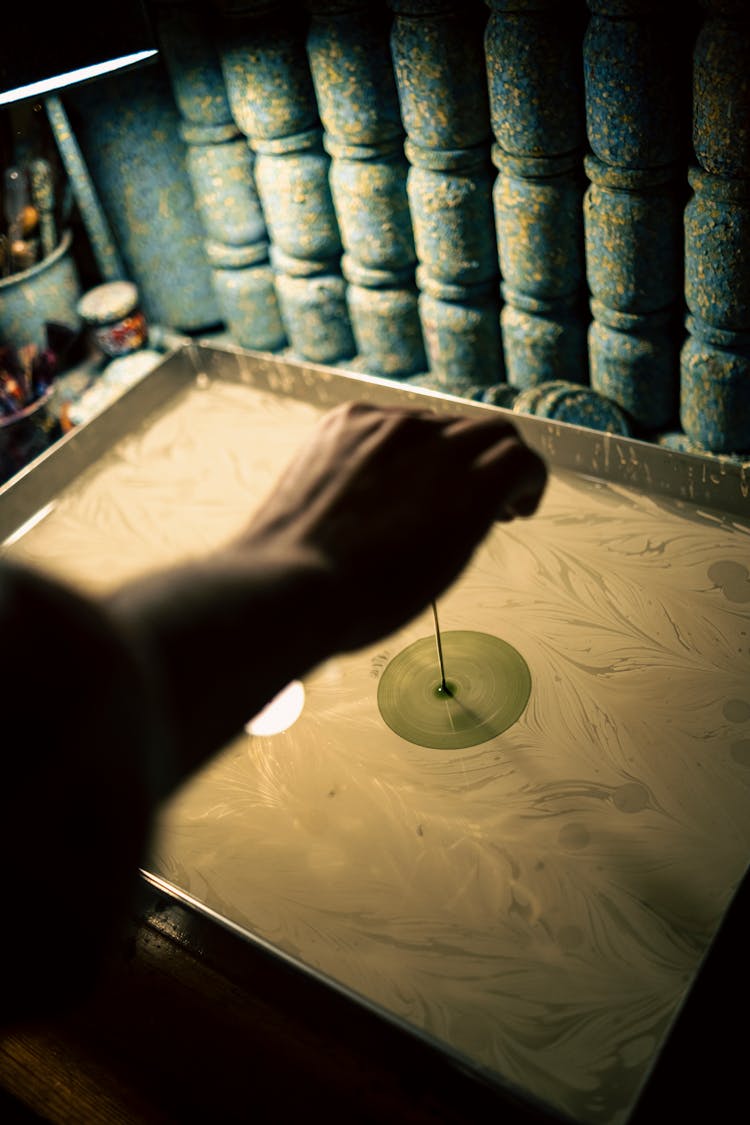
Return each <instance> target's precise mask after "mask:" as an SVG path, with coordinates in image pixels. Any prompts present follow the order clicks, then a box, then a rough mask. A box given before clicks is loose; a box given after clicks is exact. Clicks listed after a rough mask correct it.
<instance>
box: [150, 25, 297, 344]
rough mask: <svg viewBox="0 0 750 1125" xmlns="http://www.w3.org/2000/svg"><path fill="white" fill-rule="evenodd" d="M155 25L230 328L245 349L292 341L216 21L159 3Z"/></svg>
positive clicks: (217, 288)
mask: <svg viewBox="0 0 750 1125" xmlns="http://www.w3.org/2000/svg"><path fill="white" fill-rule="evenodd" d="M153 11H154V16H155V23H156V29H157V34H158V37H159V44H160V48H161V50H162V52H163V55H164V58H165V61H166V65H167V69H168V72H169V75H170V78H171V81H172V89H173V92H174V95H175V100H176V102H177V106H178V108H179V110H180V113H181V115H182V121H181V122H180V135H181V137H182V139H183V140H184V141H185V143H186V144H187V167H188V171H189V173H190V179H191V182H192V185H193V191H194V192H195V198H196V204H197V206H198V211H199V214H200V217H201V220H202V223H203V229H204V232H205V235H206V241H205V247H206V254H207V257H208V260H209V262H210V264H211V269H212V277H213V284H214V291H215V293H216V297H217V300H218V303H219V307H220V309H221V313H222V316H223V319H224V323H225V325H226V327H227V329H228V330H229V332H230V334H231V336H232V338H233V339H234V340H235V342H236V343H238V344H240V345H241V346H242V347H247V348H257V349H261V350H271V351H274V350H277V349H279V348H281V347H283V346H284V345H285V344H286V334H285V332H284V327H283V324H282V321H281V314H280V311H279V306H278V300H277V297H276V290H275V287H274V277H273V270H272V268H271V264H270V261H269V257H268V234H267V231H266V224H265V219H264V217H263V212H262V209H261V206H260V201H259V199H258V194H257V191H256V188H255V181H254V169H253V153H252V152H251V150H250V148H249V147H248V144H247V141H246V139H245V137H244V135H243V134H242V133H241V132H240V130H239V129H238V127H237V125H236V124H235V123H234V121H233V119H232V114H231V111H230V108H229V103H228V101H227V96H226V88H225V85H224V77H223V74H222V71H221V63H220V60H219V56H218V50H217V48H216V45H215V40H214V26H213V22H212V21H210V20H208V19H207V18H206V14H205V11H204V10H203V9H200V10H199V9H198V8H197V6H195V5H188V4H182V5H180V7H179V8H175V7H174V6H173V5H168V6H155V7H154V9H153Z"/></svg>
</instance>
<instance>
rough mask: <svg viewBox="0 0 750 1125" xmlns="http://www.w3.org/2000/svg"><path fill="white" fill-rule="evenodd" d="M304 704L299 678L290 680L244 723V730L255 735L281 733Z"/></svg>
mask: <svg viewBox="0 0 750 1125" xmlns="http://www.w3.org/2000/svg"><path fill="white" fill-rule="evenodd" d="M304 706H305V689H304V687H303V686H302V684H301V683H300V682H299V680H292V682H291V683H290V684H287V686H286V687H285V688H282V690H281V691H280V692H279V694H278V695H277V696H275V697H274V698H273V699H272V700H271V702H270V703H267V704H266V706H265V707H264V708H263V710H262V711H259V712H258V714H257V715H256V716H255V718H254V719H251V720H250V722H249V723H246V724H245V730H246V731H247V733H248V734H255V735H263V734H265V735H268V734H281V732H282V731H285V730H288V729H289V727H290V726H291V725H292V723H296V721H297V719H298V718H299V717H300V715H301V714H302V708H303V707H304Z"/></svg>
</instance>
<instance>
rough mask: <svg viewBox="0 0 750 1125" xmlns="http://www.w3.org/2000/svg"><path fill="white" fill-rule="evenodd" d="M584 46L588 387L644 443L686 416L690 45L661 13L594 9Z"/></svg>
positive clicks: (604, 1)
mask: <svg viewBox="0 0 750 1125" xmlns="http://www.w3.org/2000/svg"><path fill="white" fill-rule="evenodd" d="M588 6H589V8H590V10H591V15H590V19H589V24H588V27H587V29H586V35H585V38H584V47H583V58H584V84H585V96H586V124H587V132H588V141H589V145H590V147H591V150H592V155H590V156H589V157H588V158H587V160H586V164H585V167H586V172H587V174H588V176H589V180H590V183H589V187H588V188H587V191H586V197H585V203H584V226H585V239H586V242H585V246H586V274H587V279H588V284H589V289H590V291H591V296H592V300H591V311H592V314H593V317H594V321H593V323H592V325H591V326H590V329H589V371H590V379H591V385H592V387H593V388H595V389H596V390H598V391H600V392H601V393H602V394H603V395H606V396H607V397H609V398H611V399H612V400H613V401H615V402H616V403H618V404H619V405H620V406H621V407H622V408H623V409H624V410H625V411H626V412H627V413H628V416H629V417H630V418H631V419H632V420H633V422H634V424H635V425H636V427H638V428H639V429H640V431H641V432H642V433H644V434H650V433H654V432H656V431H657V430H659V429H662V428H664V427H665V426H668V425H669V424H670V423H671V422H672V421H673V420H674V418H675V417H676V414H677V409H678V388H679V378H678V351H679V338H678V336H677V332H676V326H677V322H678V312H679V303H680V297H681V293H680V289H681V284H682V279H681V268H680V267H681V246H680V241H681V229H680V218H681V216H680V211H681V206H682V199H681V196H680V183H681V180H680V171H681V164H680V157H681V156H683V155H684V142H685V137H686V135H687V122H688V121H689V91H688V87H687V83H686V81H685V79H686V75H687V69H686V66H685V60H684V58H683V57H682V54H681V52H684V51H685V49H686V48H685V42H686V40H685V36H684V35H681V34H680V31H679V28H678V27H677V26H673V21H672V20H671V18H667V15H666V13H665V12H664V11H663V10H660V9H659V8H658V6H655V5H646V4H644V3H642V2H639V0H632V2H627V0H619V2H609V0H589V4H588Z"/></svg>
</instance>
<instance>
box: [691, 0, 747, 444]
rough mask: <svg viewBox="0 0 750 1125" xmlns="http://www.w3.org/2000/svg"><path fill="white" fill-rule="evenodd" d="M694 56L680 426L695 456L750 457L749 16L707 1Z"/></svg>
mask: <svg viewBox="0 0 750 1125" xmlns="http://www.w3.org/2000/svg"><path fill="white" fill-rule="evenodd" d="M704 6H705V7H706V8H707V9H708V11H707V14H706V18H705V21H704V23H703V24H702V26H701V28H700V32H699V34H698V36H697V39H696V44H695V50H694V54H693V144H694V151H695V154H696V157H697V159H698V160H699V161H700V164H701V165H702V167H698V166H695V167H692V168H691V169H690V170H689V174H688V178H689V182H690V186H691V188H692V196H691V198H690V199H689V201H688V204H687V206H686V208H685V301H686V304H687V306H688V309H689V310H690V314H691V315H690V316H688V318H687V330H688V338H687V340H686V341H685V343H684V344H683V347H682V352H681V356H680V422H681V425H682V428H683V430H684V432H685V434H686V435H687V437H688V438H689V439H690V441H692V442H693V443H695V445H696V447H697V448H698V449H704V450H706V451H709V452H712V453H722V454H725V453H745V454H748V453H750V270H749V269H748V262H749V261H750V79H749V77H748V76H749V75H750V13H748V9H747V6H746V5H744V6H743V5H740V4H737V3H731V2H724V3H722V2H715V3H710V2H706V3H705V5H704Z"/></svg>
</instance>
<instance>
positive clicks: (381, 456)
mask: <svg viewBox="0 0 750 1125" xmlns="http://www.w3.org/2000/svg"><path fill="white" fill-rule="evenodd" d="M546 478H547V472H546V468H545V465H544V462H543V461H542V460H541V458H540V457H539V456H537V454H536V453H534V452H533V451H532V450H531V449H530V448H529V447H528V446H527V445H526V444H525V443H524V442H523V441H522V439H521V438H520V437H519V435H518V433H517V431H516V429H515V428H514V426H513V425H512V424H511V423H510V422H508V421H507V420H505V419H504V418H500V417H498V416H495V415H488V417H487V418H483V419H480V420H475V419H470V418H467V417H463V416H461V415H455V416H450V417H449V416H443V415H438V414H436V413H435V412H433V411H429V410H419V409H402V408H397V407H386V408H380V407H373V406H369V405H365V404H363V403H348V404H345V405H343V406H339V407H337V408H335V409H334V410H332V411H331V412H330V413H328V414H327V415H325V416H324V418H323V419H322V420H321V422H320V423H319V425H318V427H317V428H316V431H315V433H314V435H313V440H312V441H311V442H309V443H308V444H307V445H306V446H305V447H304V448H303V449H302V450H301V452H300V453H299V454H298V455H297V457H296V458H295V459H294V460H293V461H292V463H291V464H290V465H289V466H288V468H287V469H286V471H285V472H284V473H283V475H282V476H281V478H280V480H279V482H278V484H277V486H276V488H275V489H274V491H273V492H272V493H271V495H270V496H269V497H268V499H267V500H266V502H265V504H264V505H263V506H262V507H261V508H260V510H259V511H258V513H257V514H256V516H255V518H254V519H253V521H252V523H251V525H250V527H249V528H248V529H247V530H246V532H245V533H244V534H243V535H242V536H241V538H240V540H239V541H238V542H237V544H236V546H237V547H239V548H240V550H243V551H244V550H248V549H250V550H252V552H253V553H254V554H255V555H257V554H258V553H260V554H261V556H262V554H263V552H264V551H266V552H269V551H270V553H271V554H272V555H273V556H275V557H278V556H279V555H280V554H286V555H288V556H289V557H290V558H300V557H306V558H310V559H312V560H314V561H315V564H316V565H319V566H320V567H321V568H322V570H323V571H324V572H325V573H326V574H327V575H328V576H329V577H330V580H331V581H330V604H329V605H327V606H325V607H323V608H324V616H325V623H326V625H325V627H326V630H327V631H329V632H330V639H331V643H332V645H334V646H336V647H338V648H339V649H341V650H351V649H355V648H359V647H362V646H364V645H366V644H370V643H373V642H374V641H375V640H378V639H379V638H380V637H382V636H385V635H387V634H388V633H390V632H393V631H394V630H395V629H397V628H399V627H400V626H402V625H404V624H406V623H407V622H408V621H409V620H411V619H412V618H413V617H414V616H415V615H416V614H417V613H419V612H421V611H422V610H423V609H424V608H425V607H426V606H427V605H428V604H429V602H430V601H431V600H432V599H434V598H436V597H437V596H438V595H439V594H441V593H442V592H443V591H444V590H445V589H446V588H447V587H448V586H449V585H450V584H451V583H452V582H453V581H454V580H455V579H456V578H457V577H458V575H459V574H460V573H461V571H462V570H463V569H464V567H465V566H466V564H467V563H468V562H469V560H470V558H471V556H472V554H473V552H474V550H475V548H476V547H477V546H478V544H479V543H480V542H481V540H482V539H483V538H484V536H485V535H486V533H487V532H488V530H489V528H490V526H491V525H492V523H493V521H494V520H496V519H501V520H509V519H512V518H513V517H514V516H517V515H519V516H529V515H531V514H532V513H533V512H534V511H535V510H536V508H537V506H538V504H539V501H540V499H541V496H542V493H543V491H544V487H545V483H546Z"/></svg>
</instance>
